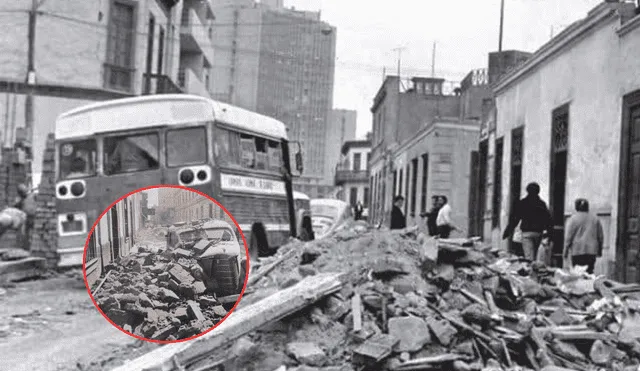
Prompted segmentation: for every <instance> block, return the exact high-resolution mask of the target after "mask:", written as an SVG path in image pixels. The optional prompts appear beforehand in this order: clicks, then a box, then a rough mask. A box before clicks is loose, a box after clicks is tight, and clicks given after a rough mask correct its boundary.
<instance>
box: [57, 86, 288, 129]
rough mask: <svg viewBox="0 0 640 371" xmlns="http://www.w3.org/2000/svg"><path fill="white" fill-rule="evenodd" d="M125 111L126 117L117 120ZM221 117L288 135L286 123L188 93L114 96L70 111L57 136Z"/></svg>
mask: <svg viewBox="0 0 640 371" xmlns="http://www.w3.org/2000/svg"><path fill="white" fill-rule="evenodd" d="M116 115H123V116H125V117H126V118H127V119H126V120H114V117H117V116H116ZM214 120H216V121H218V122H221V123H224V124H226V125H228V126H230V127H232V128H238V129H241V130H244V131H249V132H253V133H255V134H259V135H263V136H266V137H269V138H271V139H277V140H280V139H287V129H286V126H285V125H284V123H282V122H281V121H278V120H276V119H274V118H271V117H268V116H264V115H261V114H259V113H255V112H252V111H249V110H246V109H243V108H240V107H236V106H232V105H230V104H226V103H222V102H218V101H214V100H211V99H208V98H204V97H200V96H196V95H188V94H157V95H147V96H142V97H133V98H122V99H114V100H109V101H106V102H99V103H93V104H88V105H85V106H82V107H78V108H76V109H73V110H70V111H67V112H65V113H63V114H61V115H60V116H58V119H57V120H56V125H55V136H56V139H57V140H60V139H62V140H64V139H71V138H78V137H86V136H90V135H93V134H96V133H107V132H117V131H123V130H127V129H133V128H146V127H156V126H167V125H172V124H179V123H188V122H200V121H214Z"/></svg>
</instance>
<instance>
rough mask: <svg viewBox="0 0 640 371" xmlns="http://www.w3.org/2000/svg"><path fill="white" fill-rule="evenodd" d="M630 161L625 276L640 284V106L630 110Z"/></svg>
mask: <svg viewBox="0 0 640 371" xmlns="http://www.w3.org/2000/svg"><path fill="white" fill-rule="evenodd" d="M628 112H629V131H630V135H629V161H628V172H627V182H626V183H627V184H626V188H627V189H626V194H627V204H626V205H627V206H626V210H625V212H624V215H625V221H624V222H625V223H624V225H625V231H624V241H623V243H624V247H625V249H624V252H623V261H624V264H625V267H624V275H625V277H624V278H625V281H627V282H634V283H637V282H640V104H639V105H636V106H635V107H631V109H629V111H628Z"/></svg>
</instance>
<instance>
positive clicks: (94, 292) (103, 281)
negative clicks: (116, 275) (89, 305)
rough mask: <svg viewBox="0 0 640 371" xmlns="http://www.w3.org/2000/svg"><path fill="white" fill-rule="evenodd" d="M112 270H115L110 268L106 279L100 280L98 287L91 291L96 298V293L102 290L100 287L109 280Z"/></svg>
mask: <svg viewBox="0 0 640 371" xmlns="http://www.w3.org/2000/svg"><path fill="white" fill-rule="evenodd" d="M111 272H113V270H110V271H109V273H107V275H106V276H104V279H103V280H102V282H100V284H99V285H98V287H96V289H95V290H94V291H93V292H92V293H91V296H93V297H94V298H95V297H96V294H97V293H98V291H100V289H101V288H102V285H104V283H105V282H107V279H108V278H109V275H110V274H111Z"/></svg>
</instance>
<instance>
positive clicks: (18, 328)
mask: <svg viewBox="0 0 640 371" xmlns="http://www.w3.org/2000/svg"><path fill="white" fill-rule="evenodd" d="M3 290H6V292H4V294H3V295H1V296H0V303H1V305H0V354H2V361H3V362H2V364H1V365H0V370H2V371H21V370H25V371H27V370H41V371H49V370H51V371H54V370H55V371H58V370H78V369H82V368H79V367H78V366H77V365H76V364H77V363H82V364H86V363H89V362H91V361H92V360H93V358H94V356H95V355H96V354H103V353H108V352H109V351H110V350H111V349H113V348H115V347H116V345H115V344H118V346H119V347H128V346H132V345H133V344H134V342H135V339H133V338H131V337H128V336H126V335H125V334H123V333H121V332H120V331H118V330H117V329H115V328H114V327H113V326H112V325H111V324H109V323H108V322H107V321H106V320H105V319H104V318H102V316H101V315H100V314H99V312H98V311H97V310H96V309H95V307H94V306H93V303H92V302H91V300H90V299H89V296H88V295H87V292H86V289H85V286H84V283H83V282H82V280H81V279H79V276H78V277H66V276H58V277H55V278H50V279H46V280H38V281H31V282H23V283H18V284H17V285H15V287H8V288H4V289H3ZM36 349H37V350H38V351H34V350H36ZM27 360H28V361H27Z"/></svg>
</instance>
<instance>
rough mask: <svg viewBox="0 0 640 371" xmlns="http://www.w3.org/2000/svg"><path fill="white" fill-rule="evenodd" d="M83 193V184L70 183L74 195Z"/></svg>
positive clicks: (77, 195) (78, 195)
mask: <svg viewBox="0 0 640 371" xmlns="http://www.w3.org/2000/svg"><path fill="white" fill-rule="evenodd" d="M83 193H84V184H82V183H80V182H75V183H73V184H72V185H71V194H72V195H74V196H75V197H80V196H82V194H83Z"/></svg>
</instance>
